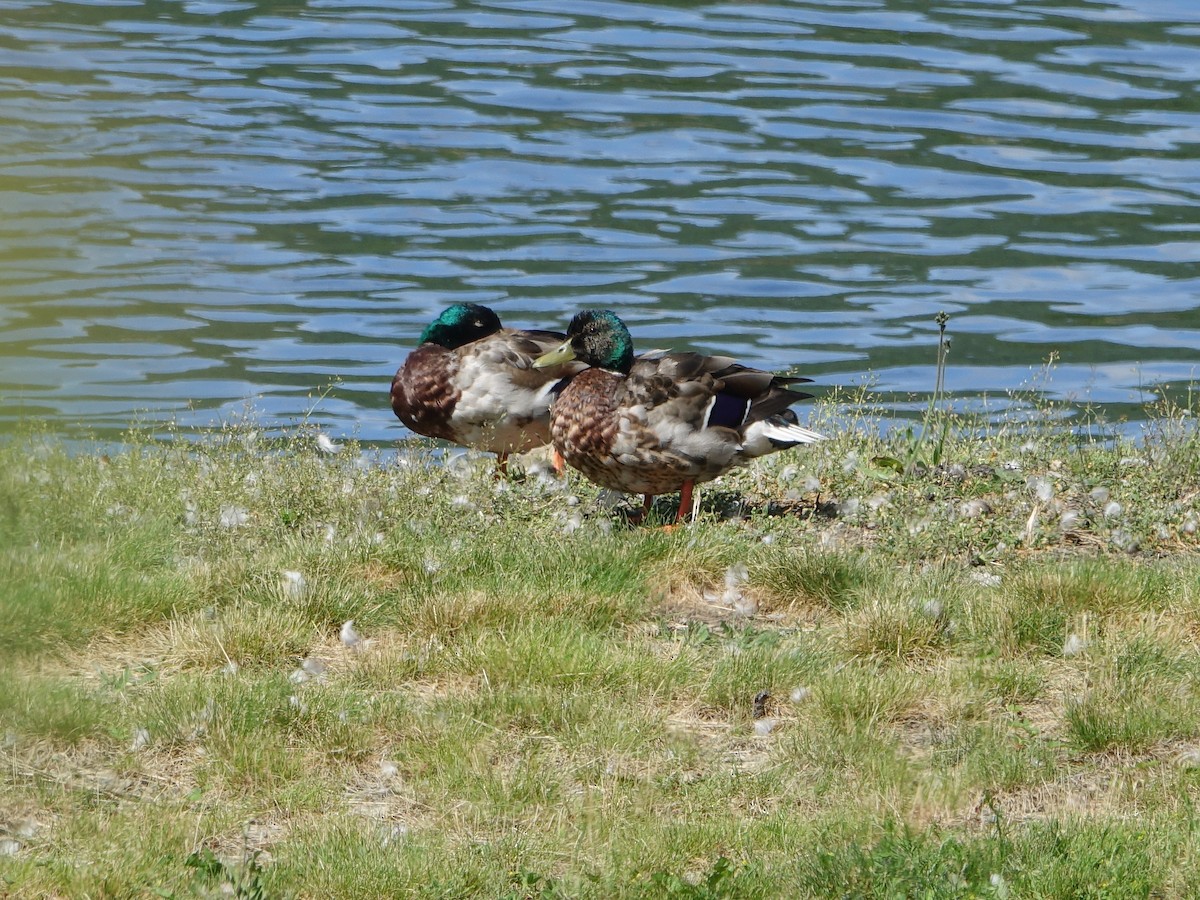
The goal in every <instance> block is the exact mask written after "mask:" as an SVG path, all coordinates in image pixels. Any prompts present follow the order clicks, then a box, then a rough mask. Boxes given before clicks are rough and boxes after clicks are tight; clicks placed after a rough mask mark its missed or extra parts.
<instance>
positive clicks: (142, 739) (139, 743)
mask: <svg viewBox="0 0 1200 900" xmlns="http://www.w3.org/2000/svg"><path fill="white" fill-rule="evenodd" d="M149 743H150V732H149V731H147V730H146V729H145V728H135V729H134V732H133V741H132V743H130V745H129V749H130V751H131V752H133V753H137V752H138V751H139V750H144V749H145V748H146V747H147V745H149Z"/></svg>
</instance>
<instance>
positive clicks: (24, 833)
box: [13, 819, 42, 838]
mask: <svg viewBox="0 0 1200 900" xmlns="http://www.w3.org/2000/svg"><path fill="white" fill-rule="evenodd" d="M41 827H42V826H41V824H39V823H38V821H37V819H23V820H22V821H21V822H19V823H18V824H17V827H16V828H14V829H13V834H15V835H16V836H17V837H23V838H31V837H33V836H34V835H35V834H37V833H38V829H40V828H41Z"/></svg>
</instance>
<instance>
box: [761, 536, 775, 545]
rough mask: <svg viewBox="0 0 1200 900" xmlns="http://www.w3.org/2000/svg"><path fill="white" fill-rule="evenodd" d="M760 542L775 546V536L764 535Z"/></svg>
mask: <svg viewBox="0 0 1200 900" xmlns="http://www.w3.org/2000/svg"><path fill="white" fill-rule="evenodd" d="M759 540H760V541H762V542H763V543H764V544H773V543H775V535H773V534H764V535H763V536H762V537H761V538H759Z"/></svg>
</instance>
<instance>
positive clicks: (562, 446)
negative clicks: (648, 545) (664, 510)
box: [534, 310, 823, 521]
mask: <svg viewBox="0 0 1200 900" xmlns="http://www.w3.org/2000/svg"><path fill="white" fill-rule="evenodd" d="M572 362H576V363H584V364H586V365H587V366H588V367H589V368H587V369H584V370H583V371H582V372H579V373H578V374H576V375H574V376H571V377H570V378H569V381H568V382H567V383H566V385H565V386H564V387H563V388H562V389H561V390H560V392H559V394H558V397H557V398H556V399H555V401H554V405H553V407H552V408H551V411H550V433H551V436H552V439H553V442H554V448H555V450H557V451H558V452H559V453H561V454H562V456H563V457H564V458H565V459H566V461H567V462H568V463H569V464H570V465H571V466H573V467H574V468H576V469H578V470H579V471H580V472H582V473H583V474H584V475H586V476H587V477H588V478H589V479H590V480H591V481H594V482H595V483H596V484H599V485H601V486H602V487H607V488H611V489H613V490H617V491H625V492H627V493H637V494H644V495H645V506H644V507H643V512H647V511H649V509H650V506H651V504H652V502H653V499H654V495H656V494H665V493H671V492H674V491H679V492H680V503H679V513H678V515H677V516H676V521H680V520H682V519H683V518H684V516H686V515H687V514H688V512H689V511H690V510H691V505H692V490H693V488H694V487H695V485H696V484H697V483H700V482H704V481H711V480H712V479H714V478H716V477H718V476H719V475H722V474H723V473H725V472H728V471H729V470H730V469H732V468H734V467H735V466H740V465H744V464H746V463H748V462H749V461H750V460H752V459H755V458H757V457H759V456H764V455H766V454H768V453H774V452H775V451H777V450H784V449H786V448H788V447H795V446H797V445H798V444H810V443H814V442H816V441H819V440H822V439H823V435H820V434H818V433H817V432H815V431H810V430H809V429H807V428H803V427H801V426H800V425H799V424H798V422H797V421H796V416H795V414H794V413H793V412H792V411H791V410H790V409H789V407H790V406H791V405H792V404H793V403H795V402H797V401H798V400H803V399H805V398H808V397H811V396H812V395H811V394H803V393H800V392H799V391H792V390H789V386H790V385H793V384H798V383H801V382H807V381H809V379H807V378H790V377H784V376H779V375H773V374H772V373H770V372H763V371H760V370H758V369H751V368H748V367H746V366H742V365H739V364H738V363H736V362H734V360H733V359H731V358H730V357H727V356H705V355H703V354H700V353H689V352H679V353H668V352H658V353H647V354H645V355H643V356H640V357H637V358H635V357H634V354H633V339H632V338H631V337H630V335H629V329H628V328H626V327H625V323H624V322H622V321H621V320H620V318H618V317H617V315H616V313H614V312H612V311H611V310H585V311H583V312H581V313H579V314H578V315H576V316H575V318H574V319H572V320H571V324H570V326H569V327H568V328H567V336H566V339H565V340H564V341H563V342H562V343H561V344H560V345H559V346H558V347H557V348H555V349H554V350H552V351H550V352H548V353H545V354H543V355H542V356H540V357H538V359H537V360H536V361H535V362H534V366H535V367H539V368H543V367H544V368H547V369H554V368H555V367H558V366H562V365H566V364H569V363H572Z"/></svg>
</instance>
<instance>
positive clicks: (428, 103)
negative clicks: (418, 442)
mask: <svg viewBox="0 0 1200 900" xmlns="http://www.w3.org/2000/svg"><path fill="white" fill-rule="evenodd" d="M530 8H535V9H540V8H538V7H534V6H533V5H531V4H521V3H517V2H493V3H487V4H480V3H466V2H424V3H399V2H397V3H382V2H373V3H361V4H357V5H347V4H344V3H332V2H312V3H308V4H305V5H301V6H294V7H288V8H286V9H285V8H283V7H275V6H270V5H268V6H266V7H263V6H262V5H261V4H251V3H239V2H192V3H182V4H180V3H165V2H139V3H128V4H127V3H120V2H112V3H87V4H83V3H68V2H53V3H47V2H20V0H15V2H14V0H10V2H7V3H3V4H0V26H2V27H0V98H2V102H0V208H2V209H3V211H4V213H5V214H4V216H3V217H2V218H0V296H2V297H3V303H2V305H0V342H2V343H0V348H2V349H0V421H3V422H5V423H7V425H8V426H9V427H11V425H12V424H13V423H15V422H16V421H18V420H21V419H46V420H49V421H50V422H51V423H52V425H53V427H54V428H55V430H59V431H62V432H63V433H65V434H68V435H78V434H80V433H82V432H83V431H84V430H85V429H86V430H92V431H95V432H98V433H99V434H100V435H102V436H112V435H115V434H117V433H118V432H119V430H120V429H122V428H123V427H125V426H126V425H127V424H128V423H130V422H131V421H134V420H135V419H136V420H141V421H150V422H167V421H173V422H177V423H179V424H180V425H182V426H184V427H191V426H196V425H205V424H209V423H212V422H215V421H218V420H221V419H224V418H229V417H231V416H237V415H240V414H241V413H242V412H243V411H245V410H246V409H250V410H251V411H252V412H251V414H252V415H253V416H254V417H256V418H257V419H258V420H260V421H262V422H263V423H264V425H266V426H267V427H271V426H273V425H276V424H289V423H293V422H296V421H298V420H300V419H302V418H303V417H305V416H306V415H308V416H310V420H311V421H315V422H319V423H320V424H321V425H322V426H323V427H325V428H326V429H327V430H329V431H330V432H331V433H335V434H339V435H342V434H357V435H358V436H359V437H361V438H363V439H365V440H367V441H368V442H387V441H392V440H395V439H396V438H399V437H403V436H405V435H406V432H405V431H404V430H403V429H402V428H401V427H400V425H399V424H398V423H397V422H396V421H395V420H394V419H393V417H392V414H391V411H390V409H389V408H388V404H387V400H386V392H387V384H388V380H389V379H390V376H391V373H392V371H393V370H394V369H395V367H396V365H397V364H398V363H399V362H400V360H401V359H402V358H403V356H404V354H405V353H406V352H407V350H408V349H409V348H411V346H412V345H413V341H414V339H415V337H416V335H417V334H418V333H419V332H420V330H421V328H422V327H423V326H424V325H425V323H426V322H428V321H429V319H430V318H432V317H433V316H434V315H435V314H436V313H437V311H439V310H440V309H441V308H443V307H444V306H446V305H447V304H449V303H452V302H456V301H465V300H469V301H475V302H481V303H486V304H488V305H491V306H493V307H494V308H495V309H496V310H497V311H498V312H499V313H500V315H501V316H502V318H504V319H505V321H506V322H507V323H510V324H515V325H530V326H540V327H559V328H561V327H563V326H565V323H566V321H567V320H568V319H569V317H570V315H571V314H572V313H573V312H574V311H575V310H577V309H579V308H582V307H588V306H606V307H613V308H615V309H618V310H619V311H620V313H621V315H622V316H623V317H624V318H625V319H626V320H627V321H628V322H629V324H630V326H631V328H632V330H633V332H634V336H635V339H637V340H638V342H639V343H640V344H641V345H643V346H691V347H694V348H698V349H702V350H720V351H723V352H728V353H732V354H734V355H737V356H738V357H740V358H741V359H742V360H743V361H745V362H748V363H750V364H754V365H759V366H763V367H768V368H775V369H787V368H789V367H796V368H797V369H798V370H800V371H802V372H804V373H806V374H810V375H812V376H814V377H815V378H816V380H817V384H818V388H819V389H828V388H829V387H832V386H835V385H854V384H861V383H864V382H868V383H871V384H873V385H875V387H876V388H877V389H878V390H879V391H881V392H883V393H884V395H885V396H887V397H890V398H892V399H893V400H894V403H895V406H896V408H898V409H912V408H919V406H920V404H921V402H922V399H923V398H924V397H925V396H927V394H928V392H929V391H930V389H931V388H932V387H933V382H934V362H935V359H936V333H937V328H936V325H935V324H934V321H933V318H934V315H935V314H936V313H937V312H938V311H939V310H946V311H947V312H948V313H950V315H951V320H950V326H949V333H950V334H951V336H952V338H953V344H952V349H951V353H950V358H949V361H950V368H949V371H948V373H947V387H948V388H949V389H950V390H951V391H952V392H953V393H954V395H955V396H956V397H957V398H958V402H959V403H961V404H963V405H965V406H969V407H972V408H978V407H979V406H981V405H983V401H982V400H981V398H983V397H984V396H986V397H988V398H989V399H988V400H987V408H989V409H992V410H995V411H996V412H998V413H999V412H1003V410H1004V409H1005V406H1006V404H1008V403H1009V402H1010V401H1009V399H1008V392H1009V391H1010V390H1013V389H1019V388H1021V387H1022V386H1025V387H1029V386H1031V379H1032V378H1034V373H1036V372H1037V370H1039V369H1040V368H1041V366H1042V364H1043V362H1044V361H1045V360H1047V359H1048V358H1050V357H1051V356H1052V355H1053V356H1055V357H1056V358H1057V365H1056V368H1055V370H1054V372H1053V375H1052V377H1051V378H1050V380H1049V381H1046V380H1044V379H1037V380H1036V381H1034V382H1032V386H1033V387H1035V388H1036V389H1038V390H1044V391H1045V392H1046V393H1048V394H1049V395H1050V396H1052V397H1055V398H1058V399H1070V398H1077V399H1080V400H1088V401H1091V402H1093V403H1098V404H1102V405H1104V406H1106V407H1107V409H1108V411H1109V413H1110V414H1111V415H1113V416H1131V417H1135V418H1136V417H1138V416H1140V415H1142V407H1141V404H1142V403H1144V402H1147V401H1150V400H1153V399H1154V398H1155V396H1157V394H1158V385H1160V384H1164V383H1165V384H1170V385H1177V386H1179V385H1183V384H1186V383H1188V382H1190V381H1191V380H1192V379H1194V378H1195V376H1196V370H1197V364H1198V362H1200V315H1198V314H1197V309H1198V307H1200V299H1198V298H1200V265H1198V264H1200V238H1198V232H1200V217H1198V216H1197V213H1196V209H1197V201H1198V199H1200V197H1198V194H1200V159H1198V154H1197V146H1196V145H1197V143H1198V142H1200V90H1198V87H1197V86H1198V85H1200V5H1196V4H1194V3H1191V2H1189V0H1173V2H1168V0H1161V2H1153V0H1124V2H1120V0H1107V2H1071V0H1067V2H1064V3H1055V4H1037V3H988V4H981V3H978V2H972V0H948V2H945V3H940V4H936V5H931V4H928V3H925V2H920V3H917V2H897V0H887V2H820V3H811V2H809V3H746V4H729V3H714V4H707V5H702V6H696V5H695V4H691V3H686V4H684V3H680V4H661V5H647V4H638V3H625V2H569V0H568V2H564V3H561V4H556V5H555V7H554V10H553V12H546V11H535V12H531V11H530Z"/></svg>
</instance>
